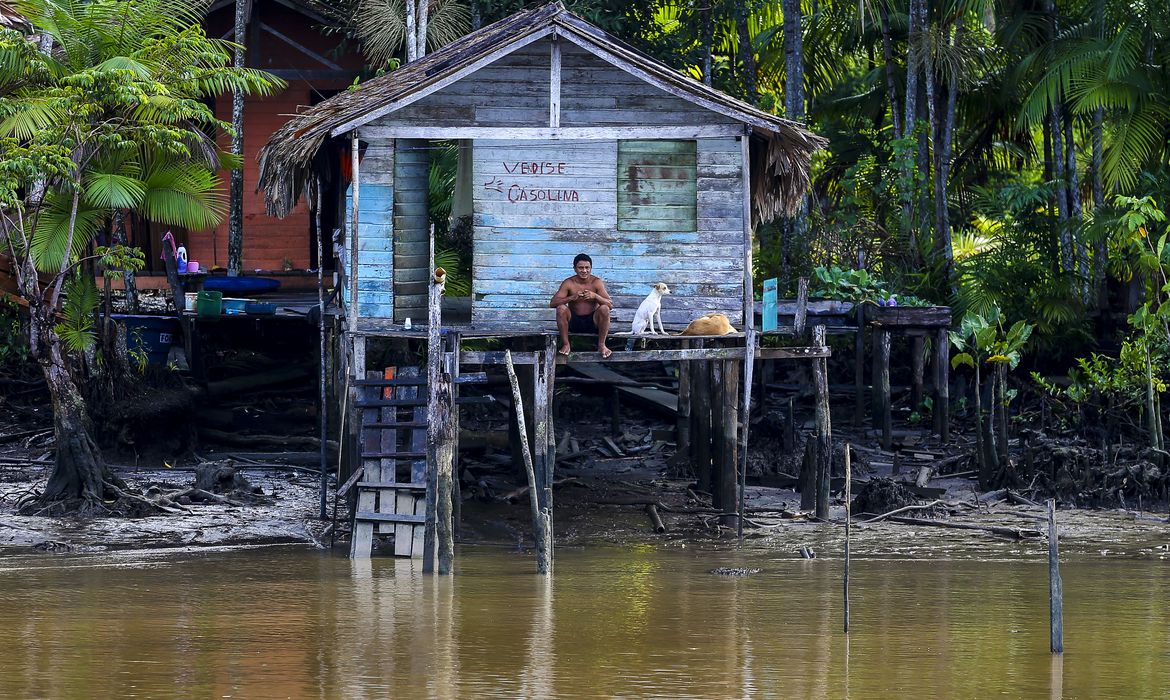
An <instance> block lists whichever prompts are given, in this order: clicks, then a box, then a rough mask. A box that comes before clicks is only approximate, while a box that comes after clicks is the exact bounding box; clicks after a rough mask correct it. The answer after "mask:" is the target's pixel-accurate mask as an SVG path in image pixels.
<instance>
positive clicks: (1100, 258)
mask: <svg viewBox="0 0 1170 700" xmlns="http://www.w3.org/2000/svg"><path fill="white" fill-rule="evenodd" d="M1104 124H1105V110H1104V109H1102V108H1101V107H1098V108H1097V109H1096V110H1094V111H1093V211H1094V213H1097V212H1100V211H1101V209H1102V208H1103V207H1104V206H1105V186H1104V184H1103V183H1102V180H1101V162H1102V160H1103V158H1104V152H1105V142H1104V136H1103V132H1104ZM1108 265H1109V254H1108V251H1107V250H1106V242H1105V237H1104V236H1099V237H1098V240H1097V242H1096V243H1095V244H1094V246H1093V287H1094V289H1096V290H1097V307H1098V308H1101V309H1103V308H1105V307H1106V306H1108V305H1109V295H1108V291H1107V289H1106V286H1105V269H1106V267H1108Z"/></svg>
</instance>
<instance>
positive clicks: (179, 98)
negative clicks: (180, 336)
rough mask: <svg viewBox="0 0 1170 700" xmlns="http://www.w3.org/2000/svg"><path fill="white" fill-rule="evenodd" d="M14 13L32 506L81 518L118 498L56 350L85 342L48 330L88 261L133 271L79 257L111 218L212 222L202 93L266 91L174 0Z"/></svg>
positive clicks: (7, 225) (13, 86) (9, 151)
mask: <svg viewBox="0 0 1170 700" xmlns="http://www.w3.org/2000/svg"><path fill="white" fill-rule="evenodd" d="M16 7H17V9H18V10H19V11H20V12H21V14H23V15H24V16H25V17H26V18H27V19H28V21H29V23H30V25H31V26H32V28H33V31H34V32H36V33H38V34H39V35H40V36H41V37H42V38H47V40H46V41H44V42H43V44H44V45H45V46H46V47H47V49H48V50H47V51H41V49H40V46H39V45H38V43H33V41H30V40H29V38H27V37H26V36H24V35H22V34H20V33H18V32H14V31H7V30H5V31H3V32H0V164H2V166H3V167H2V168H0V170H3V173H4V174H3V177H0V234H2V238H0V244H2V245H3V252H5V253H7V254H8V255H10V256H11V257H12V258H13V260H14V263H15V264H14V268H15V269H16V271H17V281H18V284H19V286H20V293H21V295H22V296H23V297H24V298H25V299H26V300H27V301H28V304H29V313H30V323H31V326H30V344H31V354H32V356H33V358H34V359H35V360H36V361H37V362H38V363H39V364H40V366H41V368H42V371H43V372H44V374H45V379H46V382H47V384H48V388H49V392H50V396H51V399H52V404H53V411H54V430H55V434H56V441H57V442H56V446H57V449H56V459H55V463H54V468H53V472H52V474H51V476H50V478H49V483H48V485H47V486H46V488H45V492H44V494H43V495H42V502H44V503H47V504H54V505H56V504H60V505H63V506H64V507H66V508H80V509H82V510H91V509H96V508H100V507H101V504H102V502H103V500H105V499H106V498H107V497H108V496H111V495H113V496H118V495H126V494H125V492H124V491H123V490H122V489H121V485H120V483H119V482H118V480H117V479H116V478H115V477H114V476H113V475H112V474H111V473H110V472H109V470H108V469H107V468H106V467H105V464H104V462H103V460H102V458H101V454H100V452H99V451H98V448H97V446H96V443H95V441H94V439H93V436H92V434H91V426H90V420H89V414H88V411H87V409H86V406H85V403H84V401H83V400H82V397H81V393H80V392H79V390H78V383H77V378H76V377H75V376H74V374H73V372H72V371H71V366H70V361H69V355H70V352H72V351H77V350H79V349H82V348H84V346H85V345H86V344H87V343H90V342H92V338H91V336H90V334H89V333H87V332H86V328H85V326H84V323H82V322H80V321H79V322H78V324H79V325H70V324H68V323H58V322H57V318H56V312H57V308H58V304H59V302H60V301H61V300H62V298H63V296H68V290H67V285H68V284H69V280H71V279H78V277H77V276H76V275H74V271H76V270H78V269H79V268H80V266H81V265H82V264H83V263H84V262H85V261H87V260H90V259H94V258H98V259H100V261H101V263H102V264H103V265H104V266H105V267H107V268H111V267H130V268H133V267H137V266H140V265H141V259H142V257H141V252H139V251H135V250H132V249H128V248H126V247H125V246H112V247H109V248H98V249H96V250H95V251H94V252H93V253H87V252H86V251H87V250H89V246H90V244H91V242H92V240H93V238H94V236H95V234H96V232H97V229H98V227H99V226H100V225H101V223H102V222H104V221H107V220H108V219H109V218H110V217H111V215H112V213H113V212H115V211H118V210H123V209H135V210H140V211H142V212H143V213H144V214H146V215H147V216H148V217H150V218H151V219H152V220H154V221H158V222H161V223H169V224H175V225H183V226H189V227H192V228H209V227H211V226H213V225H215V224H216V223H217V222H218V221H220V220H221V219H222V217H223V206H222V203H221V198H220V193H219V189H220V183H219V181H218V180H217V179H216V177H215V175H214V172H215V171H216V170H217V169H218V168H219V167H222V166H223V165H224V164H225V163H228V162H230V160H231V159H230V158H227V157H225V155H224V154H222V153H221V152H220V151H219V150H218V149H217V148H216V145H215V140H214V137H213V135H214V133H215V132H216V131H217V130H219V129H221V128H225V127H226V125H225V124H224V123H223V122H220V121H218V120H216V119H215V116H214V114H213V113H212V112H211V110H210V108H209V107H208V102H209V101H210V99H209V98H213V97H214V96H216V95H219V94H222V93H224V92H227V91H229V90H233V89H236V90H240V91H253V92H259V93H272V92H275V91H276V89H278V88H279V87H281V85H280V82H279V81H278V80H276V79H273V78H269V77H267V76H266V75H265V74H263V73H260V72H257V71H253V70H248V69H241V68H233V67H232V66H231V48H232V47H231V45H230V44H227V43H225V42H221V41H217V40H213V39H209V38H208V37H207V36H206V35H205V34H204V33H203V30H202V28H201V27H200V25H199V21H200V16H199V14H198V12H197V11H196V10H195V9H192V6H191V4H190V3H188V2H185V1H184V0H95V1H93V2H81V1H78V0H62V1H61V2H57V1H56V0H19V1H18V2H17V3H16ZM90 283H91V284H92V282H90ZM79 295H81V296H84V294H83V293H81V292H79ZM76 302H77V299H74V300H73V302H72V303H73V305H74V306H76ZM73 315H74V316H78V314H73ZM84 316H85V314H80V317H84Z"/></svg>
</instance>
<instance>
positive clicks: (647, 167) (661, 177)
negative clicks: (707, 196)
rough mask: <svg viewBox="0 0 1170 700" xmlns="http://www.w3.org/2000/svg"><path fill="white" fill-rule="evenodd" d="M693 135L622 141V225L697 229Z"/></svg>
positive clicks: (637, 228)
mask: <svg viewBox="0 0 1170 700" xmlns="http://www.w3.org/2000/svg"><path fill="white" fill-rule="evenodd" d="M695 161H696V145H695V142H694V141H618V173H617V184H618V198H617V205H618V226H617V227H618V230H619V231H694V230H696V222H695V202H696V196H695Z"/></svg>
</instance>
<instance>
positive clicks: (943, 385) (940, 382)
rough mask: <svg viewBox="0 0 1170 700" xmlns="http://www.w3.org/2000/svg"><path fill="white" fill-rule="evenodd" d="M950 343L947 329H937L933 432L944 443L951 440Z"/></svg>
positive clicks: (935, 340)
mask: <svg viewBox="0 0 1170 700" xmlns="http://www.w3.org/2000/svg"><path fill="white" fill-rule="evenodd" d="M950 342H951V341H950V336H949V335H948V334H947V329H946V328H940V329H938V333H936V334H935V339H934V430H935V432H937V433H938V434H939V437H941V438H942V441H943V442H944V443H945V442H947V441H948V440H950V439H951V388H950V381H951V345H950ZM1044 405H1045V406H1047V404H1044Z"/></svg>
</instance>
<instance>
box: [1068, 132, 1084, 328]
mask: <svg viewBox="0 0 1170 700" xmlns="http://www.w3.org/2000/svg"><path fill="white" fill-rule="evenodd" d="M1064 154H1065V160H1066V161H1067V162H1066V163H1065V175H1066V176H1067V181H1068V189H1067V192H1068V216H1069V219H1070V222H1069V236H1070V237H1074V236H1075V238H1074V240H1073V248H1074V250H1075V252H1076V265H1077V277H1078V278H1079V279H1080V288H1081V301H1083V302H1084V303H1085V304H1086V305H1087V304H1088V303H1089V292H1090V285H1089V281H1090V273H1089V249H1088V246H1086V245H1085V239H1084V237H1083V236H1082V235H1080V226H1079V224H1080V221H1081V179H1080V175H1079V173H1078V172H1077V142H1076V137H1075V135H1074V134H1073V115H1072V113H1071V112H1069V113H1067V114H1066V115H1065V120H1064Z"/></svg>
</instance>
